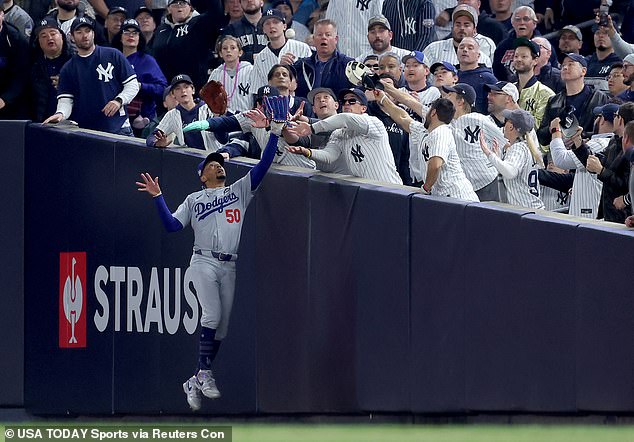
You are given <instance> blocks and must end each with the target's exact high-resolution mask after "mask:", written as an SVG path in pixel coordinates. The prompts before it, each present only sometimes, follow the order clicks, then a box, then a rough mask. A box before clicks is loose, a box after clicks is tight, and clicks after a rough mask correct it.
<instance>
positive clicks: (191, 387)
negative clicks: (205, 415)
mask: <svg viewBox="0 0 634 442" xmlns="http://www.w3.org/2000/svg"><path fill="white" fill-rule="evenodd" d="M183 391H184V392H185V394H186V395H187V403H188V404H189V407H190V408H191V409H192V411H198V410H200V407H201V405H202V395H201V394H200V389H199V388H198V380H197V378H196V376H195V375H194V376H192V377H191V378H189V379H187V381H185V383H184V384H183Z"/></svg>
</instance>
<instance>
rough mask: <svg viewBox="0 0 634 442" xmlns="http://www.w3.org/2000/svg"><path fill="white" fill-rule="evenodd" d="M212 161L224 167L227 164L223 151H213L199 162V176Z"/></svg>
mask: <svg viewBox="0 0 634 442" xmlns="http://www.w3.org/2000/svg"><path fill="white" fill-rule="evenodd" d="M212 161H215V162H217V163H219V164H220V165H221V166H223V167H224V165H225V157H223V156H222V154H221V153H218V152H212V153H210V154H209V155H207V158H205V159H204V160H202V161H201V162H200V163H199V164H198V176H202V174H203V170H205V167H206V166H207V164H209V163H211V162H212Z"/></svg>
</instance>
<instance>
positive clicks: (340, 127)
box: [311, 112, 403, 184]
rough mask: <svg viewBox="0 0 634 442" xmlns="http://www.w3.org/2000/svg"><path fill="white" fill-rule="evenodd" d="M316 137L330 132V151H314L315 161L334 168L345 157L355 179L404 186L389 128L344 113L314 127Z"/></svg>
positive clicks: (328, 149)
mask: <svg viewBox="0 0 634 442" xmlns="http://www.w3.org/2000/svg"><path fill="white" fill-rule="evenodd" d="M312 126H313V129H314V130H315V133H320V132H329V131H332V134H331V135H330V140H328V144H326V147H324V148H323V149H320V150H313V151H312V156H311V158H312V159H313V160H315V162H316V163H317V165H319V163H326V164H332V163H333V162H334V161H335V160H336V159H337V158H339V157H340V156H342V155H343V157H344V158H345V160H346V163H347V164H348V168H349V169H350V172H352V175H354V176H357V177H361V178H368V179H371V180H375V181H381V182H384V183H393V184H403V181H402V180H401V177H400V176H399V175H398V173H397V171H396V165H395V163H394V155H393V154H392V149H391V147H390V142H389V139H388V135H387V131H386V130H385V126H384V125H383V123H381V120H379V119H378V118H376V117H371V116H369V115H367V114H361V115H357V114H352V113H348V112H346V113H343V114H338V115H333V116H332V117H328V118H326V119H325V120H320V121H317V122H316V123H313V125H312Z"/></svg>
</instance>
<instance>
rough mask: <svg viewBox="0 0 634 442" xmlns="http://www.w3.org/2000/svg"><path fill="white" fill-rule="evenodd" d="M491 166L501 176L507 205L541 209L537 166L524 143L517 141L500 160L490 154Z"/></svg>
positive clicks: (542, 205) (542, 206) (542, 204)
mask: <svg viewBox="0 0 634 442" xmlns="http://www.w3.org/2000/svg"><path fill="white" fill-rule="evenodd" d="M488 159H489V161H491V164H493V165H494V166H495V168H496V169H497V170H498V171H499V172H500V173H501V174H502V177H503V179H504V187H505V188H506V196H507V198H508V202H509V204H514V205H516V206H521V207H528V208H532V209H543V208H544V203H543V202H542V200H541V198H540V193H539V190H540V188H539V177H538V173H537V169H538V166H537V164H536V163H535V161H534V160H533V156H532V155H531V152H530V150H529V149H528V145H527V144H526V142H525V141H517V142H515V143H513V144H512V145H511V146H510V147H509V148H508V149H506V150H505V151H504V152H503V154H502V158H499V157H498V156H497V155H495V154H493V153H491V155H489V156H488Z"/></svg>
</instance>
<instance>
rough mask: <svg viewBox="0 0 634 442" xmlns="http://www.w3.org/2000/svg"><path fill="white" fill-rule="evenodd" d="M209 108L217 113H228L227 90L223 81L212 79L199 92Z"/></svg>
mask: <svg viewBox="0 0 634 442" xmlns="http://www.w3.org/2000/svg"><path fill="white" fill-rule="evenodd" d="M198 95H200V98H202V99H203V101H204V102H205V103H207V106H209V109H211V111H212V112H213V113H214V114H216V115H224V114H225V113H227V91H225V87H224V86H223V85H222V83H220V82H218V81H215V80H210V81H209V82H208V83H207V84H206V85H204V86H203V87H202V88H201V89H200V92H199V94H198Z"/></svg>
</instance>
